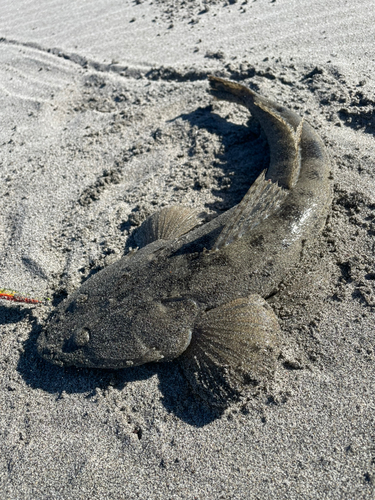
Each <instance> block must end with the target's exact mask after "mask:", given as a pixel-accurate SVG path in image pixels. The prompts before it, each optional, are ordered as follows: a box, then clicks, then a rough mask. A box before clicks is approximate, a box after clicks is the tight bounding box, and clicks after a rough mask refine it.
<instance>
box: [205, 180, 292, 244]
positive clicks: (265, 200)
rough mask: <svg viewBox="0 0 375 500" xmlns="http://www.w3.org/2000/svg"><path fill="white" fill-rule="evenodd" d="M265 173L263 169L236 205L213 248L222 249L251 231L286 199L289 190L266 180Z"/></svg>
mask: <svg viewBox="0 0 375 500" xmlns="http://www.w3.org/2000/svg"><path fill="white" fill-rule="evenodd" d="M265 175H266V171H265V170H263V172H262V173H261V174H260V175H259V176H258V177H257V179H256V180H255V182H254V183H253V184H252V185H251V187H250V189H249V190H248V192H247V193H246V194H245V196H244V197H243V199H242V200H241V202H240V203H239V204H238V205H237V206H236V208H235V210H234V211H233V214H232V216H231V217H230V218H229V220H228V222H227V223H226V224H225V226H224V227H223V229H222V231H221V233H220V234H219V236H218V238H217V240H216V242H215V244H214V246H213V248H212V250H214V251H215V250H220V248H223V247H224V246H226V245H229V244H230V243H232V241H234V240H236V239H238V238H241V236H242V235H243V234H244V232H245V231H250V230H251V229H252V228H253V227H255V226H257V225H258V224H259V223H260V222H261V221H262V220H265V219H267V217H269V216H270V215H271V214H273V213H274V212H275V211H276V210H277V209H278V208H279V206H280V205H281V203H282V202H283V201H284V199H285V198H286V196H287V195H288V190H286V189H283V188H281V187H279V186H278V185H277V184H276V183H275V182H272V181H271V180H266V178H265Z"/></svg>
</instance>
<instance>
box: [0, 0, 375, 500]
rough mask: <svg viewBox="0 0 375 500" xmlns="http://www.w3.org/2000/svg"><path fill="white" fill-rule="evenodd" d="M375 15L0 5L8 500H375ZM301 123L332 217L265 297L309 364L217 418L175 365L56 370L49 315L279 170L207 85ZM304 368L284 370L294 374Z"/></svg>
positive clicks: (364, 10)
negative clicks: (328, 181)
mask: <svg viewBox="0 0 375 500" xmlns="http://www.w3.org/2000/svg"><path fill="white" fill-rule="evenodd" d="M374 26H375V9H374V8H371V6H370V3H369V2H367V1H364V0H357V1H353V2H347V1H344V0H333V1H331V2H326V1H319V0H314V1H312V2H304V1H303V0H298V1H297V0H295V1H290V2H283V1H280V0H277V1H271V2H270V1H269V0H257V1H253V2H252V1H251V0H249V1H245V2H236V1H235V0H232V1H229V2H226V1H224V0H223V1H222V0H216V1H210V2H205V1H188V2H183V1H181V0H178V1H172V0H170V1H168V0H167V1H162V0H154V1H153V2H152V1H149V0H144V1H142V0H139V1H135V2H134V1H124V0H121V1H120V0H117V1H115V0H109V1H104V0H102V1H99V0H97V1H94V2H93V1H88V0H85V1H80V2H75V1H73V0H70V1H66V2H59V1H53V0H43V1H40V2H29V1H26V0H24V1H22V0H12V1H11V0H7V1H5V0H4V1H3V2H2V8H1V19H0V37H2V38H1V39H0V99H1V110H2V113H1V129H0V179H1V181H0V204H1V206H0V214H1V215H0V287H6V288H11V289H15V290H20V291H22V292H24V293H29V294H30V295H32V296H37V297H50V298H51V299H52V301H51V303H50V304H47V305H42V306H27V305H18V304H12V303H8V302H5V301H3V302H1V304H0V341H1V347H0V371H1V376H0V388H1V389H0V492H1V493H0V496H1V498H2V499H4V500H5V499H12V500H13V499H22V500H23V499H33V500H41V499H46V500H47V499H62V500H68V499H75V500H79V499H87V498H92V499H133V498H134V499H137V498H142V499H144V498H147V499H159V498H160V499H172V498H173V499H218V498H223V499H265V498H272V499H299V498H301V499H302V498H303V499H307V498H314V499H315V498H327V499H331V498H332V499H334V498H335V499H336V498H337V499H343V498H347V499H357V498H358V499H362V498H363V499H366V498H369V499H370V498H374V494H375V427H374V410H375V402H374V395H375V367H374V363H375V330H374V323H375V317H374V316H375V285H374V284H375V262H374V235H375V196H374V187H375V178H374V173H375V148H374V133H375V114H374V106H375V98H374V95H375V92H374V90H375V89H374V87H375V85H374V77H373V69H374V62H375V56H374V54H375V52H374V44H373V40H374V31H375V28H374ZM209 73H214V74H217V75H219V76H225V77H227V78H231V79H234V80H237V81H239V82H241V83H244V84H247V85H250V86H251V87H252V88H254V89H255V90H258V91H259V92H260V93H261V94H263V95H265V96H267V97H270V98H272V99H274V100H277V101H278V102H280V103H283V104H284V105H286V106H288V107H290V108H292V109H293V110H295V111H297V112H299V113H301V114H303V113H305V114H306V118H307V120H308V121H309V122H310V123H311V124H312V125H313V126H314V127H315V128H316V129H317V130H318V131H319V133H320V135H321V137H322V138H323V140H324V142H325V144H326V145H327V149H328V151H329V153H330V156H331V158H332V163H333V168H332V170H333V175H334V179H335V180H334V185H335V187H334V200H333V206H332V211H331V212H330V215H329V218H328V221H327V225H326V227H325V229H324V231H323V233H322V235H319V236H317V238H316V241H315V242H314V245H313V246H312V247H311V248H308V249H306V251H305V253H304V255H302V256H301V262H300V264H299V266H298V267H297V268H296V269H294V270H292V272H290V273H289V274H288V275H286V276H285V280H284V283H282V285H281V286H280V290H279V292H278V293H277V294H276V295H275V296H274V297H273V298H272V299H271V300H270V301H269V303H270V305H271V306H272V307H273V308H274V310H275V312H276V313H277V315H278V317H279V318H280V323H281V326H282V328H283V331H284V332H285V335H287V336H288V337H289V338H290V340H291V342H293V343H294V345H295V352H294V353H293V356H294V357H295V358H296V359H297V360H298V363H295V364H294V365H293V367H292V366H290V367H289V368H290V369H289V370H287V369H285V370H284V372H283V373H280V374H279V378H278V379H277V380H276V381H275V384H274V387H273V388H272V389H271V390H270V392H269V394H266V395H263V396H259V397H258V398H255V399H251V398H250V399H248V400H247V401H242V403H241V404H239V405H237V406H234V407H231V408H229V409H228V410H226V411H225V412H224V413H223V414H221V415H218V414H215V413H214V412H213V411H211V410H210V409H209V408H207V407H205V405H204V404H203V403H201V402H200V401H199V400H197V399H196V398H195V397H194V395H193V394H192V392H191V389H190V387H189V385H188V384H187V382H186V380H185V379H184V377H183V375H182V373H181V372H180V369H179V367H178V365H177V364H175V363H171V364H165V365H146V366H142V367H139V368H135V369H133V370H130V371H125V370H124V371H118V372H108V371H107V372H104V371H100V370H78V369H74V368H69V369H61V368H58V367H54V366H52V365H49V364H48V363H46V362H44V361H43V360H41V359H40V358H39V357H38V354H37V352H36V347H35V345H36V339H37V337H38V334H39V332H40V331H41V328H42V327H43V324H44V322H45V321H46V319H47V317H48V315H49V313H50V311H51V310H52V309H53V305H54V304H57V303H58V302H59V301H60V300H62V299H63V298H64V297H65V296H66V295H67V294H69V293H70V292H71V291H72V290H74V289H75V288H77V287H78V286H79V284H80V283H81V282H82V281H84V280H85V278H86V277H87V276H88V275H90V274H91V273H93V272H95V271H97V270H98V269H101V268H102V267H104V266H106V265H108V264H109V263H111V262H113V261H114V260H116V259H118V258H119V257H120V256H121V255H122V254H123V253H124V252H126V251H127V248H129V246H132V244H133V243H132V233H133V231H134V229H136V228H137V226H138V225H139V224H140V223H141V222H142V221H143V220H144V219H145V217H147V215H149V214H150V213H152V212H154V211H155V210H157V209H158V208H160V207H163V206H167V205H170V204H174V203H183V204H186V205H188V206H193V207H199V208H201V209H202V210H205V211H206V212H207V213H208V214H213V215H215V214H218V213H220V212H221V211H223V210H226V209H227V208H229V207H231V206H233V205H234V204H236V203H238V202H239V200H240V199H241V197H242V196H243V194H244V193H245V192H246V190H247V188H248V186H249V184H250V183H251V181H252V180H253V179H254V177H255V176H256V173H257V172H258V171H260V170H261V169H262V168H263V167H264V165H266V164H267V144H266V142H265V140H264V137H263V135H260V136H259V134H258V128H257V125H256V124H255V123H253V122H252V121H251V120H250V122H249V121H248V118H249V117H248V115H247V113H246V112H245V111H244V110H242V109H239V108H237V107H236V106H234V105H230V104H223V103H214V104H212V100H211V98H210V97H209V95H208V94H207V92H206V89H207V81H206V77H207V74H209ZM292 368H293V369H292Z"/></svg>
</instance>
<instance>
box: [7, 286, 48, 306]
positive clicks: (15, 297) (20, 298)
mask: <svg viewBox="0 0 375 500" xmlns="http://www.w3.org/2000/svg"><path fill="white" fill-rule="evenodd" d="M0 299H4V300H11V301H13V302H23V303H25V304H40V303H41V302H42V301H41V300H38V299H32V298H30V297H26V296H24V295H21V294H20V293H19V292H15V291H14V290H6V289H5V288H0Z"/></svg>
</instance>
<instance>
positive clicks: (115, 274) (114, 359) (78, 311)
mask: <svg viewBox="0 0 375 500" xmlns="http://www.w3.org/2000/svg"><path fill="white" fill-rule="evenodd" d="M139 253H141V252H139ZM141 257H142V255H141ZM164 275H166V276H167V279H164ZM170 275H171V273H170V272H168V271H163V270H160V268H158V266H157V263H156V265H153V266H150V265H149V259H140V258H138V257H137V258H133V259H126V258H124V259H121V260H120V261H119V262H118V263H115V264H112V266H108V267H107V268H105V269H103V270H102V271H100V272H98V273H97V274H95V275H94V276H92V277H91V278H89V279H88V280H87V281H86V282H85V283H84V284H83V285H82V286H81V288H79V289H78V290H77V291H76V292H75V293H73V294H72V295H71V296H70V297H68V298H67V299H66V300H64V301H63V302H62V303H60V304H59V305H58V307H57V308H56V310H55V311H54V313H53V314H52V316H51V319H50V320H49V322H48V324H47V326H46V327H45V328H44V329H43V331H42V333H41V335H40V337H39V339H38V351H39V354H40V355H41V356H42V357H43V358H45V359H46V360H48V361H50V362H52V363H55V364H58V365H60V366H66V365H74V366H79V367H90V368H109V369H118V368H125V367H130V366H136V365H141V364H144V363H148V362H152V361H170V360H172V359H174V358H177V357H178V356H179V355H180V354H181V353H182V352H184V351H185V350H186V348H187V347H188V345H189V344H190V341H191V336H192V331H193V325H194V322H195V317H196V315H197V313H198V306H197V304H196V302H195V301H194V300H192V299H191V298H188V297H184V296H183V295H181V294H176V293H175V294H172V295H171V292H170V288H171V287H170V286H169V285H168V278H169V277H170Z"/></svg>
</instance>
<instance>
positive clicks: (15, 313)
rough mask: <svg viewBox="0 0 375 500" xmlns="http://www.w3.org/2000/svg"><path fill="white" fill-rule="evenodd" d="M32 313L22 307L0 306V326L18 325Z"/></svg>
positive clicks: (29, 309) (13, 305)
mask: <svg viewBox="0 0 375 500" xmlns="http://www.w3.org/2000/svg"><path fill="white" fill-rule="evenodd" d="M31 312H32V309H31V308H28V307H25V306H23V305H15V304H12V305H11V306H0V325H10V324H13V323H19V322H20V321H22V320H23V319H24V318H26V317H27V316H28V315H29V314H30V313H31Z"/></svg>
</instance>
